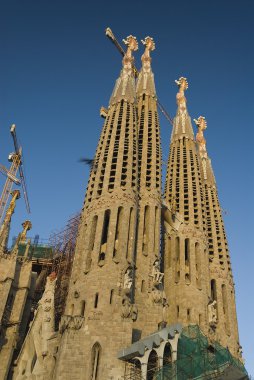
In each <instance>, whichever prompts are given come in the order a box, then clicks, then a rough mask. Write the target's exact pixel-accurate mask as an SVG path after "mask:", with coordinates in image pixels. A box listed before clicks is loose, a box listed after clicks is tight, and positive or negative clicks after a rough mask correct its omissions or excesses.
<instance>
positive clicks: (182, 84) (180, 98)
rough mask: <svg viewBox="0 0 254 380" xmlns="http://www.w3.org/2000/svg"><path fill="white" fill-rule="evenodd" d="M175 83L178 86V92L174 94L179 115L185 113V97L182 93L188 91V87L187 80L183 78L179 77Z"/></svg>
mask: <svg viewBox="0 0 254 380" xmlns="http://www.w3.org/2000/svg"><path fill="white" fill-rule="evenodd" d="M175 83H176V84H177V85H178V88H179V91H178V93H177V94H176V103H177V105H178V109H179V111H180V113H186V110H187V107H186V102H187V100H186V97H185V95H184V91H185V90H187V89H188V87H189V85H188V82H187V79H186V78H184V77H180V78H179V79H178V80H175Z"/></svg>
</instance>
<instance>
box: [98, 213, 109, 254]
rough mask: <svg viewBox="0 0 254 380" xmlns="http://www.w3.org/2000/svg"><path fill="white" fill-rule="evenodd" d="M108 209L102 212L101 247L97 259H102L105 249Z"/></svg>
mask: <svg viewBox="0 0 254 380" xmlns="http://www.w3.org/2000/svg"><path fill="white" fill-rule="evenodd" d="M109 220H110V210H106V211H105V214H104V221H103V228H102V234H101V248H100V255H99V261H104V260H105V256H106V250H107V241H108V230H109Z"/></svg>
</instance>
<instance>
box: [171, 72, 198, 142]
mask: <svg viewBox="0 0 254 380" xmlns="http://www.w3.org/2000/svg"><path fill="white" fill-rule="evenodd" d="M175 83H176V84H177V86H178V93H177V94H176V103H177V105H178V108H177V112H176V117H175V119H174V128H173V131H172V139H174V138H176V139H178V138H183V137H186V138H190V139H192V140H194V134H193V129H192V125H191V119H190V116H189V114H188V110H187V104H186V103H187V99H186V97H185V94H184V92H185V91H186V90H187V89H188V87H189V84H188V81H187V78H185V77H180V78H179V79H178V80H175ZM171 142H172V141H171Z"/></svg>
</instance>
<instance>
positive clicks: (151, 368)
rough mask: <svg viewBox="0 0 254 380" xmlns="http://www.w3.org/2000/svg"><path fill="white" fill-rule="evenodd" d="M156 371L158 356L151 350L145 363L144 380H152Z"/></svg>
mask: <svg viewBox="0 0 254 380" xmlns="http://www.w3.org/2000/svg"><path fill="white" fill-rule="evenodd" d="M157 370H158V355H157V353H156V351H154V350H152V351H151V353H150V355H149V358H148V362H147V375H146V380H154V378H155V374H156V372H157Z"/></svg>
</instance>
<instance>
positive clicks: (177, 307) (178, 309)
mask: <svg viewBox="0 0 254 380" xmlns="http://www.w3.org/2000/svg"><path fill="white" fill-rule="evenodd" d="M179 315H180V308H179V305H176V318H179Z"/></svg>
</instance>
